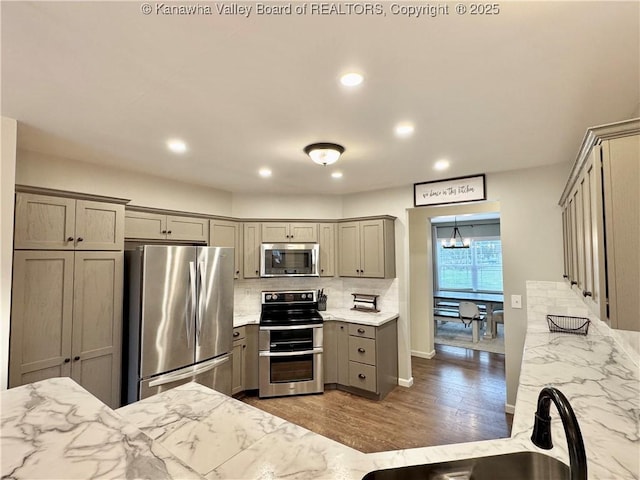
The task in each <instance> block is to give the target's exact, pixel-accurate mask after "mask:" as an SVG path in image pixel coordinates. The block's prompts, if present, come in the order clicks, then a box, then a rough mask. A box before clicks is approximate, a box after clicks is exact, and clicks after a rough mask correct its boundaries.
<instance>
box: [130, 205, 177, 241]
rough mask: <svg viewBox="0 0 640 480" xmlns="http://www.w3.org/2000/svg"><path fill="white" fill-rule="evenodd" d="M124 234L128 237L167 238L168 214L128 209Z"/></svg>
mask: <svg viewBox="0 0 640 480" xmlns="http://www.w3.org/2000/svg"><path fill="white" fill-rule="evenodd" d="M124 236H125V237H126V238H144V239H149V240H165V239H166V238H167V216H166V215H159V214H157V213H147V212H134V211H131V210H127V211H126V212H125V221H124Z"/></svg>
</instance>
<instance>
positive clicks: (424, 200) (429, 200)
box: [413, 174, 487, 207]
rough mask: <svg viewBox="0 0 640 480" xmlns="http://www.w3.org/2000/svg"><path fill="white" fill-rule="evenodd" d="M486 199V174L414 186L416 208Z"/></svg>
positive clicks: (415, 184)
mask: <svg viewBox="0 0 640 480" xmlns="http://www.w3.org/2000/svg"><path fill="white" fill-rule="evenodd" d="M486 199H487V195H486V192H485V178H484V174H482V175H471V176H468V177H457V178H448V179H446V180H435V181H433V182H422V183H414V184H413V205H414V207H423V206H425V205H444V204H447V203H461V202H473V201H477V200H486Z"/></svg>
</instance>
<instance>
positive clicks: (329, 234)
mask: <svg viewBox="0 0 640 480" xmlns="http://www.w3.org/2000/svg"><path fill="white" fill-rule="evenodd" d="M319 230H320V265H319V267H320V269H319V273H320V276H321V277H333V276H334V275H335V274H336V269H335V264H336V224H335V223H321V224H320V225H319Z"/></svg>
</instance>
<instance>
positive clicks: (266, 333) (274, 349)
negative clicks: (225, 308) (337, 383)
mask: <svg viewBox="0 0 640 480" xmlns="http://www.w3.org/2000/svg"><path fill="white" fill-rule="evenodd" d="M322 322H323V319H322V316H321V315H320V314H319V313H318V298H317V292H316V291H315V290H287V291H265V292H262V312H261V315H260V337H259V350H260V352H259V355H260V360H259V376H260V381H259V387H260V390H259V395H260V397H277V396H283V395H300V394H306V393H321V392H323V391H324V380H323V372H322Z"/></svg>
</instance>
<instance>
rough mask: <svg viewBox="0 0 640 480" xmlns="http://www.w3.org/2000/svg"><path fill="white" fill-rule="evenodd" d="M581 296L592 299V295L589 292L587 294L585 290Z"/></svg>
mask: <svg viewBox="0 0 640 480" xmlns="http://www.w3.org/2000/svg"><path fill="white" fill-rule="evenodd" d="M582 296H583V297H592V296H593V294H592V293H591V292H587V291H586V290H583V291H582Z"/></svg>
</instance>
